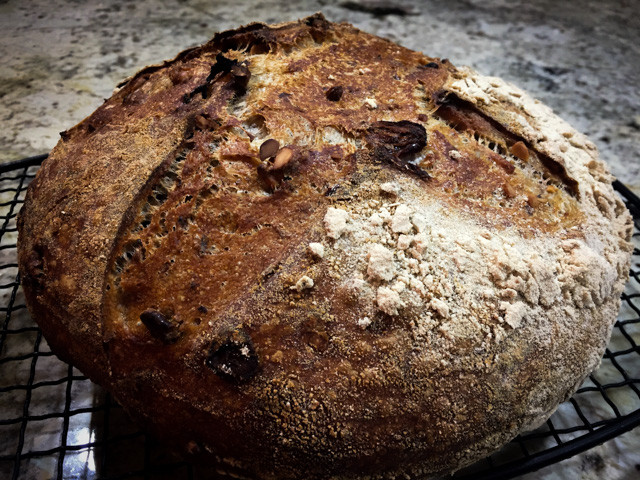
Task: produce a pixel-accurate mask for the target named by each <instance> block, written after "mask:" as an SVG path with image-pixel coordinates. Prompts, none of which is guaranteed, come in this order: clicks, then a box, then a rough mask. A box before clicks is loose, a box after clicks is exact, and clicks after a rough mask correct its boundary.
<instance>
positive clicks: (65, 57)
mask: <svg viewBox="0 0 640 480" xmlns="http://www.w3.org/2000/svg"><path fill="white" fill-rule="evenodd" d="M363 4H364V5H365V6H364V7H363ZM372 5H374V6H377V7H380V6H381V5H383V6H385V5H386V6H387V7H389V5H395V7H393V8H386V9H385V8H382V9H380V8H378V9H376V8H373V9H372V8H370V7H371V6H372ZM402 5H404V6H401V7H398V6H397V4H392V3H391V2H388V3H385V2H380V1H368V2H366V1H360V2H342V3H332V2H328V1H322V0H313V1H312V0H306V1H303V2H298V3H296V4H290V3H289V2H280V1H274V0H271V1H264V2H252V1H247V0H235V1H233V2H212V1H207V0H197V1H191V2H187V1H177V2H171V1H168V0H151V1H146V2H127V1H122V0H118V1H111V2H107V1H103V2H100V1H96V0H88V1H79V0H78V1H71V0H66V1H64V0H49V1H43V0H33V1H29V2H23V1H14V0H10V1H6V0H0V31H1V32H2V35H1V37H0V53H1V54H2V61H1V62H0V162H7V161H11V160H16V159H19V158H22V157H26V156H30V155H35V154H40V153H45V152H47V151H49V150H50V149H51V148H52V147H53V146H54V145H55V143H56V142H57V141H58V139H59V134H58V132H60V131H62V130H65V129H67V128H69V127H71V126H73V125H74V124H76V123H77V122H79V121H80V120H81V119H82V118H84V117H85V116H87V115H88V114H90V113H91V112H92V111H93V110H94V109H95V108H96V107H97V106H99V105H100V104H101V103H102V101H103V99H105V98H107V97H109V96H110V94H111V91H112V90H113V88H114V87H115V85H116V84H118V83H119V82H120V81H121V80H122V79H123V78H125V77H127V76H129V75H131V74H133V73H134V72H136V71H137V70H138V69H140V68H142V67H143V66H145V65H147V64H151V63H157V62H160V61H162V60H164V59H168V58H171V57H173V56H174V55H175V54H176V53H178V52H179V51H181V50H182V49H184V48H187V47H189V46H193V45H196V44H199V43H202V42H204V41H206V40H207V39H208V38H209V37H211V36H212V34H213V33H214V32H216V31H220V30H224V29H227V28H231V27H236V26H238V25H241V24H245V23H248V22H251V21H264V22H269V23H270V22H281V21H288V20H293V19H296V18H299V17H302V16H305V15H309V14H312V13H314V12H316V11H322V12H323V13H324V14H325V16H326V17H327V18H328V19H330V20H332V21H347V22H350V23H353V24H354V25H356V26H357V27H359V28H362V29H364V30H367V31H369V32H371V33H375V34H378V35H381V36H384V37H387V38H389V39H391V40H393V41H396V42H398V43H400V44H402V45H404V46H407V47H409V48H412V49H416V50H421V51H424V52H425V53H427V54H429V55H432V56H437V57H446V58H449V59H450V60H451V61H452V62H453V63H454V64H456V65H463V64H467V65H471V66H472V67H474V68H475V69H477V70H479V71H480V72H481V73H483V74H488V75H496V76H500V77H503V78H504V79H506V80H508V81H511V82H513V83H515V84H517V85H518V86H520V87H522V88H524V89H526V90H528V91H529V92H530V93H532V94H533V96H535V97H537V98H539V99H540V100H542V101H543V102H544V103H547V104H548V105H550V106H551V107H552V108H553V109H554V110H555V111H556V112H557V113H558V114H559V115H560V116H562V117H563V118H565V119H566V120H567V121H569V123H571V124H572V125H574V126H575V127H576V128H577V129H578V130H581V131H582V132H584V133H586V134H587V135H589V136H590V137H591V138H592V140H593V141H594V142H595V143H596V145H597V146H598V148H599V149H600V152H601V156H602V158H603V159H604V160H606V161H607V162H608V163H609V164H610V167H611V170H612V172H613V173H614V175H616V176H617V177H618V178H619V179H620V180H621V181H623V182H624V183H626V184H627V185H628V186H629V187H630V188H631V189H632V190H634V191H635V192H636V193H637V194H640V89H639V88H638V78H640V47H639V45H640V43H639V42H638V40H639V37H640V35H639V32H640V15H638V13H639V12H638V6H637V3H636V2H633V1H622V0H621V1H617V2H601V1H589V0H580V1H574V2H559V1H546V0H545V1H538V2H535V1H522V2H509V1H507V0H502V1H501V0H484V1H481V0H467V1H461V2H450V1H445V0H440V1H437V0H432V1H425V2H414V3H409V2H405V3H403V4H402ZM376 12H377V13H376ZM638 452H640V432H639V431H638V429H636V430H635V431H632V432H630V433H628V434H626V435H623V436H621V437H619V438H617V439H615V440H613V441H609V442H607V443H606V444H604V445H603V446H601V447H597V448H594V449H592V450H590V451H589V452H587V453H585V454H582V455H578V456H576V457H574V458H573V459H570V460H567V461H564V462H561V463H559V464H556V465H554V466H551V467H547V468H545V469H543V470H541V471H539V472H537V473H535V474H530V475H528V476H525V477H522V478H526V479H527V480H533V479H534V478H535V479H539V478H540V479H546V480H551V479H561V478H562V479H564V478H567V479H572V478H582V479H596V478H598V479H599V478H607V479H613V480H626V479H629V480H630V479H632V478H638V475H639V473H638V469H640V454H639V453H638Z"/></svg>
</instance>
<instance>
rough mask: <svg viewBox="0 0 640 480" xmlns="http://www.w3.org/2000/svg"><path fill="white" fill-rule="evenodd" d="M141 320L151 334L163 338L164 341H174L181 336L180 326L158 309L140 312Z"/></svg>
mask: <svg viewBox="0 0 640 480" xmlns="http://www.w3.org/2000/svg"><path fill="white" fill-rule="evenodd" d="M140 320H142V323H144V326H145V327H147V329H148V330H149V333H150V334H151V336H152V337H153V338H157V339H158V340H161V341H162V343H165V344H170V343H174V342H175V341H176V340H178V338H180V331H179V330H178V326H177V325H176V324H175V323H173V322H172V321H171V320H169V319H168V318H167V317H165V316H164V315H163V314H162V313H160V312H158V311H157V310H151V309H149V310H145V311H144V312H142V313H141V314H140Z"/></svg>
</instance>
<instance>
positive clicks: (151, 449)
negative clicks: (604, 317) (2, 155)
mask: <svg viewBox="0 0 640 480" xmlns="http://www.w3.org/2000/svg"><path fill="white" fill-rule="evenodd" d="M45 158H46V155H40V156H37V157H30V158H26V159H23V160H19V161H17V162H13V163H9V164H5V165H0V225H1V226H0V315H4V320H3V321H2V324H1V330H0V478H2V479H5V478H6V479H12V480H16V479H36V478H37V479H40V478H47V479H49V478H56V479H74V480H75V479H77V480H94V479H100V480H116V479H136V480H137V479H144V480H157V479H183V478H184V479H190V480H191V479H211V478H218V476H217V475H216V473H215V472H211V471H207V470H206V469H200V468H199V467H194V466H192V465H189V464H187V463H185V462H183V461H181V460H180V459H178V458H176V457H174V456H172V454H171V452H167V451H165V450H164V449H163V448H162V447H161V446H160V445H157V444H156V443H155V442H154V441H153V440H152V439H151V438H149V437H147V436H146V435H145V434H144V433H142V432H141V431H140V430H139V429H138V428H137V427H136V426H135V425H134V424H133V423H132V422H131V421H130V420H129V419H128V418H127V417H126V415H125V414H124V413H123V411H122V409H121V408H120V406H119V405H118V404H117V403H116V402H115V401H114V400H112V398H111V397H110V395H109V394H108V393H107V392H105V391H104V390H103V389H102V388H100V387H99V386H97V385H95V384H93V383H92V382H91V381H90V380H89V379H87V377H85V376H84V375H82V374H81V373H80V372H79V371H78V370H76V369H75V368H74V367H72V366H71V365H68V364H66V363H64V362H62V361H61V360H59V359H58V358H57V357H56V356H55V355H54V354H53V353H52V352H51V350H50V349H49V347H48V345H47V343H46V340H45V339H44V338H43V337H42V333H41V331H40V329H39V328H38V327H37V325H36V324H35V323H34V322H33V320H32V319H31V317H30V316H29V313H28V311H27V309H26V306H25V304H24V297H23V294H22V290H21V288H20V283H19V276H18V268H17V267H18V265H17V263H16V262H17V259H16V237H17V228H16V217H17V214H18V210H19V209H20V206H21V204H22V203H23V201H24V194H25V190H26V188H27V185H28V184H29V182H30V181H31V180H32V179H33V178H34V176H35V172H36V171H37V169H38V167H39V165H40V163H41V162H42V161H43V160H44V159H45ZM614 186H615V188H616V190H617V191H618V192H619V193H620V195H621V196H622V197H623V199H624V200H625V202H626V203H627V206H628V207H629V209H630V210H631V212H632V214H633V216H634V223H635V229H634V234H633V239H634V240H633V241H634V244H635V247H636V248H635V250H634V253H633V260H632V268H631V272H630V280H629V282H628V284H627V287H626V290H625V293H623V294H622V308H621V311H620V315H619V317H618V322H617V323H616V325H615V328H614V330H613V336H612V339H611V342H610V344H609V347H608V348H607V350H606V353H605V355H604V357H603V360H602V364H601V366H600V368H599V369H598V370H596V371H595V372H593V374H591V375H590V376H589V378H588V379H587V380H586V381H585V382H584V384H583V385H582V386H581V388H580V389H579V390H578V391H577V392H576V394H575V395H574V396H573V397H572V398H571V399H570V400H569V401H568V402H565V403H563V404H562V405H561V406H560V408H559V409H558V411H557V412H556V413H555V414H554V415H553V416H552V417H551V418H550V419H549V420H548V421H547V422H546V424H545V425H544V426H542V427H541V428H539V429H537V430H535V431H533V432H530V433H527V434H524V435H520V436H519V437H517V438H516V439H515V440H513V441H512V442H511V443H510V444H509V445H507V446H506V447H505V448H504V449H502V450H501V451H500V452H498V453H496V454H494V455H492V456H491V457H489V458H487V459H485V460H483V461H481V462H478V463H477V464H475V465H473V466H472V467H469V468H468V469H465V470H463V471H462V472H459V473H458V474H457V475H456V476H455V477H454V478H456V479H457V480H470V479H474V480H489V479H493V480H497V479H509V478H514V477H516V476H518V475H521V474H523V473H526V472H530V471H534V470H537V469H539V468H541V467H544V466H547V465H550V464H553V463H555V462H558V461H560V460H563V459H565V458H568V457H571V456H573V455H575V454H577V453H579V452H582V451H584V450H587V449H588V448H591V447H593V446H595V445H598V444H600V443H602V442H604V441H606V440H609V439H611V438H613V437H615V436H618V435H620V434H622V433H624V432H627V431H629V430H631V429H632V428H634V427H635V426H637V425H640V347H639V346H638V344H640V249H639V248H638V247H639V246H640V199H639V198H638V197H636V196H635V195H634V194H633V193H632V192H630V191H629V190H628V189H627V188H626V187H625V186H624V185H622V184H621V183H619V182H616V183H615V184H614Z"/></svg>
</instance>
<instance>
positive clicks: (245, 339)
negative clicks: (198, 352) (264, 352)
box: [205, 331, 259, 383]
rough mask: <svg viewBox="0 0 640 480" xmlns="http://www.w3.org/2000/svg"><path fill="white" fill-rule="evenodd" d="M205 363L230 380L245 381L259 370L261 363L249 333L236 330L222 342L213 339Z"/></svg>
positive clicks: (235, 381)
mask: <svg viewBox="0 0 640 480" xmlns="http://www.w3.org/2000/svg"><path fill="white" fill-rule="evenodd" d="M205 365H207V367H209V368H210V369H211V370H213V372H214V373H215V374H216V375H218V376H219V377H220V378H222V379H224V380H226V381H228V382H231V383H244V382H247V381H249V380H251V379H252V378H253V377H254V375H255V374H256V373H257V372H258V366H259V363H258V355H256V351H255V349H254V348H253V342H251V338H250V337H249V335H248V334H247V333H246V332H244V331H240V332H237V331H236V332H233V333H232V334H231V335H229V336H228V337H227V339H226V340H224V341H222V342H219V341H216V340H214V341H213V343H212V344H211V347H210V348H209V355H208V356H207V359H206V361H205Z"/></svg>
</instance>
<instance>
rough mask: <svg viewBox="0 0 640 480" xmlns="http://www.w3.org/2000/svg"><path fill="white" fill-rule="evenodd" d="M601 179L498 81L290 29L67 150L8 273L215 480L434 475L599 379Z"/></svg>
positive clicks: (606, 216) (149, 74)
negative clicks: (216, 474) (219, 474)
mask: <svg viewBox="0 0 640 480" xmlns="http://www.w3.org/2000/svg"><path fill="white" fill-rule="evenodd" d="M610 183H611V177H610V175H609V174H608V172H607V170H606V167H605V166H604V165H603V164H602V162H600V161H599V160H598V159H597V155H596V152H595V149H594V147H593V145H592V144H591V143H590V142H588V140H586V139H585V138H584V137H583V136H581V135H580V134H578V133H577V132H575V131H574V130H573V129H571V127H569V126H568V125H567V124H566V123H564V122H563V121H562V120H560V119H558V118H557V117H556V116H555V115H553V113H552V112H551V111H550V110H549V109H548V108H547V107H545V106H543V105H541V104H539V103H538V102H536V101H534V100H532V99H531V98H530V97H529V96H528V95H527V94H525V93H524V92H522V91H521V90H519V89H517V88H516V87H514V86H512V85H509V84H507V83H505V82H503V81H501V80H499V79H495V78H488V77H484V76H482V75H480V74H478V73H476V72H473V71H471V70H469V69H464V68H456V67H455V66H454V65H452V64H451V63H450V62H448V61H446V60H440V59H435V58H430V57H427V56H425V55H423V54H421V53H418V52H413V51H410V50H408V49H405V48H403V47H400V46H398V45H396V44H394V43H391V42H389V41H387V40H384V39H381V38H378V37H375V36H372V35H368V34H366V33H363V32H360V31H359V30H357V29H355V28H353V27H352V26H350V25H347V24H333V23H330V22H328V21H326V20H325V19H324V17H322V16H321V15H314V16H312V17H309V18H307V19H303V20H300V21H298V22H293V23H287V24H282V25H275V26H267V25H263V24H252V25H248V26H246V27H243V28H240V29H237V30H232V31H229V32H224V33H220V34H218V35H216V36H215V37H214V38H213V39H212V40H211V41H210V42H208V43H206V44H204V45H202V46H200V47H195V48H192V49H190V50H187V51H185V52H182V53H181V54H180V55H178V56H177V57H176V58H175V59H174V60H172V61H168V62H165V63H163V64H162V65H157V66H151V67H147V68H145V69H143V70H142V71H140V72H139V73H138V74H136V75H135V76H133V77H132V78H131V79H129V80H128V81H126V82H124V83H123V84H122V85H121V86H120V88H119V89H118V90H117V91H116V92H115V93H114V95H113V96H112V97H111V98H110V99H109V100H107V101H106V102H105V104H104V105H102V106H101V107H100V108H99V109H98V110H96V112H94V113H93V114H92V115H91V116H90V117H88V118H87V119H85V120H84V121H83V122H81V123H80V124H78V125H77V126H75V127H73V128H72V129H70V130H68V131H67V132H64V133H63V135H62V140H61V142H60V143H59V144H58V145H57V146H56V148H55V149H54V151H53V152H52V154H51V156H50V158H49V159H48V160H47V161H46V162H45V164H44V165H43V167H42V168H41V170H40V171H39V172H38V175H37V177H36V179H35V180H34V181H33V182H32V184H31V186H30V187H29V190H28V194H27V199H26V201H25V206H24V209H23V211H22V212H21V215H20V218H19V231H20V244H19V263H20V269H21V275H22V280H23V284H24V288H25V294H26V298H27V303H28V306H29V309H30V311H31V312H32V314H33V316H34V317H35V318H36V319H37V320H38V322H39V323H40V325H41V327H42V329H43V331H44V333H45V336H46V338H47V340H48V341H49V343H50V344H51V346H52V348H53V349H54V351H56V353H58V354H59V355H62V356H63V357H64V358H67V359H69V360H71V361H72V362H74V363H75V364H76V365H77V366H79V367H80V368H81V369H82V371H83V372H85V373H86V374H88V375H89V376H90V377H91V378H92V379H94V380H95V381H98V382H99V383H101V384H103V385H105V386H106V387H107V388H108V389H110V390H111V391H112V392H113V393H114V395H115V396H116V398H117V399H118V400H119V401H120V402H121V403H122V405H123V406H124V407H125V408H126V409H127V411H129V412H130V413H131V415H132V416H134V418H137V419H138V420H139V421H140V422H141V423H142V424H143V425H144V426H145V427H146V428H147V429H149V430H150V431H151V432H153V433H155V434H156V435H158V436H159V437H161V438H164V439H166V440H167V441H171V442H174V443H175V444H177V445H182V446H185V445H187V446H188V450H189V451H190V452H191V453H192V454H193V453H194V452H196V453H197V455H199V456H201V457H203V458H204V459H206V461H209V462H211V463H214V464H215V465H216V466H217V468H219V469H220V470H221V471H228V472H230V473H233V474H236V475H250V476H253V477H257V478H264V479H269V478H274V477H275V476H278V477H279V478H299V477H300V476H301V475H304V476H306V478H362V477H366V476H372V477H375V478H397V477H399V476H403V475H418V474H420V475H428V474H440V473H448V472H451V471H454V470H456V469H458V468H461V467H462V466H464V465H466V464H468V463H470V462H472V461H474V460H476V459H478V458H480V457H482V456H483V455H486V454H488V453H490V452H491V451H493V450H494V449H496V448H498V447H499V446H501V445H502V444H504V443H505V442H507V441H508V440H509V439H511V438H512V437H513V436H515V435H516V434H517V433H518V432H520V431H522V430H523V429H526V428H531V427H534V426H535V425H537V424H539V423H540V422H542V421H544V419H546V418H547V417H548V416H549V415H550V414H551V413H552V411H553V410H554V409H555V408H556V406H557V404H558V403H559V402H560V401H562V400H563V399H565V398H566V397H567V396H568V395H570V394H571V393H572V392H573V391H574V390H575V388H577V386H578V385H579V383H580V382H581V381H582V379H583V378H584V376H585V375H587V374H588V372H589V371H590V370H591V369H593V368H594V367H595V366H596V365H597V363H598V361H599V358H600V357H601V355H602V352H603V350H604V347H605V345H606V342H607V339H608V335H609V333H610V329H611V326H612V324H613V321H614V319H615V314H616V311H617V308H618V298H619V294H620V292H621V290H622V286H623V284H624V281H625V279H626V275H627V272H628V264H629V254H630V249H631V247H630V243H629V238H630V234H631V223H630V216H629V214H628V212H627V211H626V209H625V208H624V205H623V204H622V202H621V201H620V200H619V199H618V198H617V197H616V196H615V194H614V193H613V191H612V188H611V184H610ZM95 252H101V253H99V254H98V255H97V256H96V253H95ZM157 412H171V414H170V415H160V416H158V415H157Z"/></svg>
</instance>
